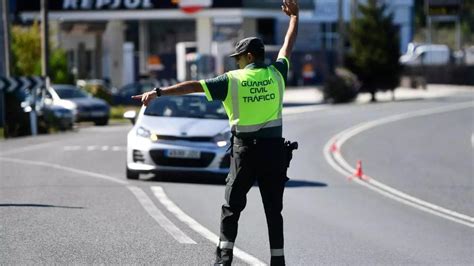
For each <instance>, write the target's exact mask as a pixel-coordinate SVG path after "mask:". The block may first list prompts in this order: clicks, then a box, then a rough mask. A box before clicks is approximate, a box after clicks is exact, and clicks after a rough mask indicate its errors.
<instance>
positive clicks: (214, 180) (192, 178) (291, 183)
mask: <svg viewBox="0 0 474 266" xmlns="http://www.w3.org/2000/svg"><path fill="white" fill-rule="evenodd" d="M225 178H226V175H203V174H195V175H193V174H190V173H187V174H176V173H172V174H171V173H170V174H160V175H153V176H151V177H149V178H146V179H143V181H148V182H170V183H187V184H203V185H225V183H226V182H225ZM254 186H258V184H257V182H255V184H254ZM327 186H328V185H327V184H326V183H322V182H317V181H309V180H297V179H292V178H290V180H288V181H287V182H286V184H285V187H286V188H300V187H321V188H322V187H327Z"/></svg>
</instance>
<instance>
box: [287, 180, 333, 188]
mask: <svg viewBox="0 0 474 266" xmlns="http://www.w3.org/2000/svg"><path fill="white" fill-rule="evenodd" d="M327 186H328V185H327V184H326V183H322V182H317V181H308V180H295V179H290V180H288V182H286V185H285V187H286V188H299V187H327Z"/></svg>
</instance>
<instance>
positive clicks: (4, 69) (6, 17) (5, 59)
mask: <svg viewBox="0 0 474 266" xmlns="http://www.w3.org/2000/svg"><path fill="white" fill-rule="evenodd" d="M9 1H10V0H2V1H1V2H2V3H1V5H0V16H1V18H0V65H1V66H0V76H4V77H10V75H11V73H10V69H11V68H10V62H11V57H10V7H9ZM5 103H6V102H5V91H4V90H0V128H3V135H5V127H6V125H5V113H6V110H5V107H6V105H5Z"/></svg>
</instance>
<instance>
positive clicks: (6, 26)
mask: <svg viewBox="0 0 474 266" xmlns="http://www.w3.org/2000/svg"><path fill="white" fill-rule="evenodd" d="M8 2H9V0H2V25H3V50H2V53H3V58H2V59H3V60H4V62H5V63H4V66H3V67H4V71H5V73H4V76H5V77H10V75H11V73H10V69H11V68H10V62H11V57H10V7H9V3H8Z"/></svg>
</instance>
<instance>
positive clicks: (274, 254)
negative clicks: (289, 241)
mask: <svg viewBox="0 0 474 266" xmlns="http://www.w3.org/2000/svg"><path fill="white" fill-rule="evenodd" d="M270 254H271V255H272V257H281V256H285V253H284V252H283V249H282V248H279V249H270Z"/></svg>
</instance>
